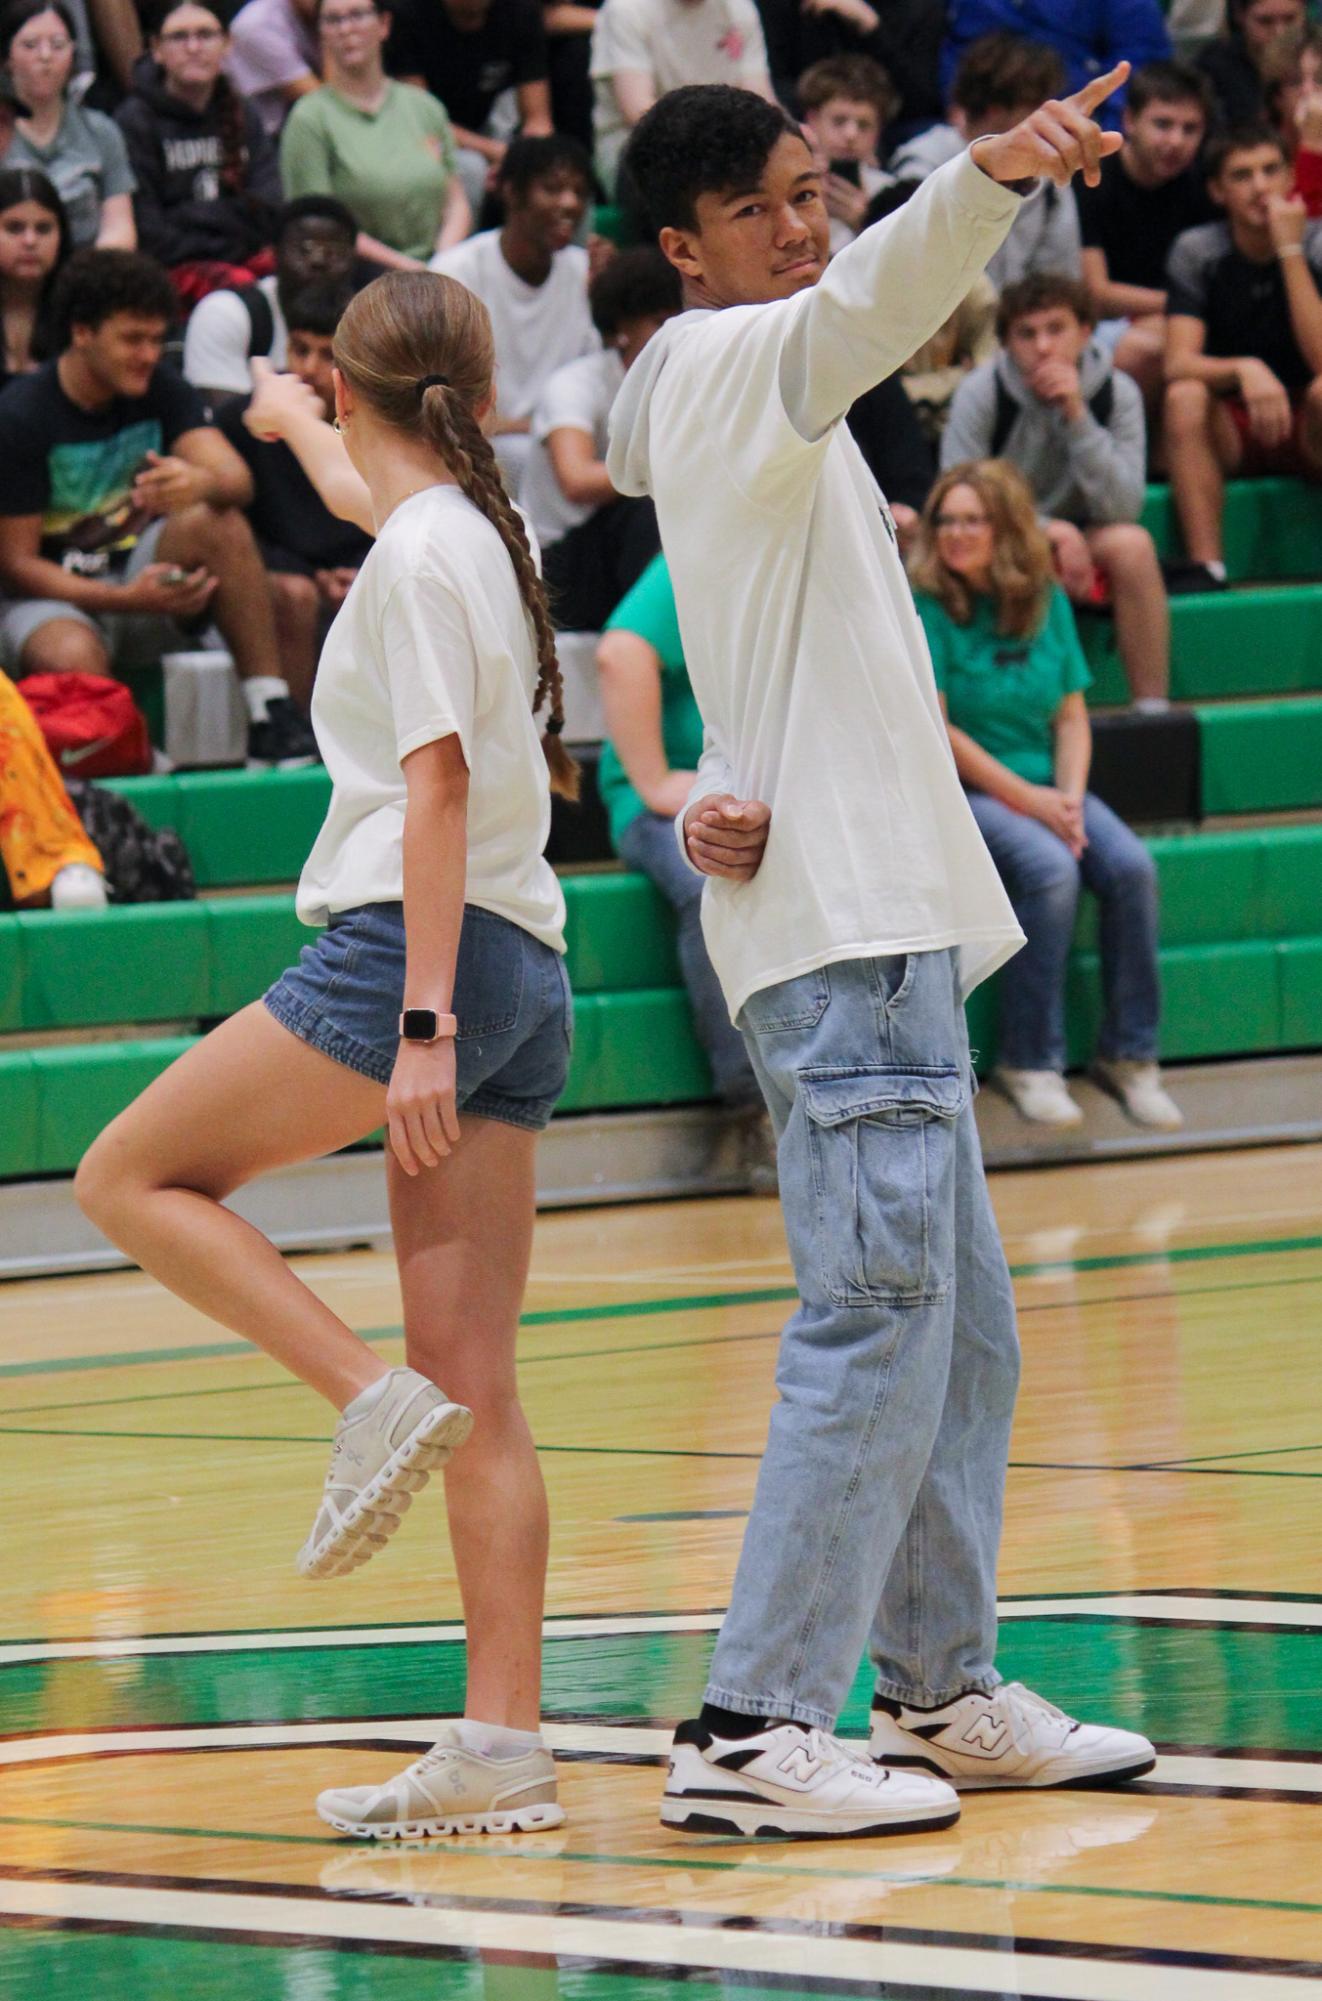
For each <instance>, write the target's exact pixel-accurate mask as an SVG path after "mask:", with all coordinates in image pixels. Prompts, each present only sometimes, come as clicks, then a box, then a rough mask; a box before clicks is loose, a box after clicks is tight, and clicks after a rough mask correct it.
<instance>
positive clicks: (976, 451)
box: [941, 342, 1147, 525]
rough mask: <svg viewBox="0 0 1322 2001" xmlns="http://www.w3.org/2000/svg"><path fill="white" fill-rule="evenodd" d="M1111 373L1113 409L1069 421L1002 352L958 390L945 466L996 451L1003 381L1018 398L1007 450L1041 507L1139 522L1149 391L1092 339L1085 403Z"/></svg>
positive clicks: (1075, 516) (1086, 517)
mask: <svg viewBox="0 0 1322 2001" xmlns="http://www.w3.org/2000/svg"><path fill="white" fill-rule="evenodd" d="M1108 377H1109V379H1110V382H1111V408H1110V411H1109V413H1108V415H1107V420H1106V422H1105V424H1099V423H1098V421H1097V419H1096V417H1095V416H1094V415H1093V413H1092V410H1091V408H1087V409H1085V410H1084V413H1083V416H1082V417H1081V418H1080V419H1079V422H1078V423H1077V424H1068V423H1066V421H1065V419H1064V417H1062V416H1061V414H1060V412H1059V411H1058V410H1053V409H1052V408H1051V406H1050V405H1049V404H1047V403H1043V402H1041V401H1040V400H1039V399H1038V398H1037V397H1036V396H1035V395H1034V394H1033V392H1032V390H1031V389H1030V388H1029V387H1028V384H1027V383H1026V382H1025V381H1024V378H1023V376H1022V375H1021V374H1020V373H1019V370H1018V368H1017V366H1016V365H1015V363H1014V362H1013V361H1012V360H1011V358H1010V356H1009V355H1008V354H1006V353H1005V352H1004V351H1002V352H1001V353H1000V354H998V355H997V357H996V359H995V361H989V362H987V363H986V364H985V365H984V366H983V367H982V368H975V369H974V371H973V373H972V374H971V375H968V376H966V377H965V378H964V380H963V382H961V383H960V385H959V388H958V389H957V390H956V391H955V394H954V397H953V399H952V401H951V405H950V420H949V422H948V423H947V425H946V429H945V435H944V436H943V438H942V440H941V466H942V470H943V471H944V470H945V469H946V468H947V467H949V466H953V465H959V464H960V463H961V462H962V461H963V460H965V459H985V458H987V457H989V456H990V453H991V448H992V437H993V433H994V431H995V429H996V401H997V397H996V384H997V381H998V380H999V381H1000V382H1001V384H1002V385H1003V387H1004V389H1005V390H1006V391H1007V392H1008V394H1009V396H1010V398H1011V400H1012V401H1013V402H1014V404H1015V405H1016V416H1015V420H1014V423H1013V424H1012V425H1011V427H1010V430H1009V432H1008V434H1007V436H1006V439H1005V442H1004V444H1003V445H1002V447H1001V457H1002V458H1006V459H1009V460H1010V462H1011V464H1013V465H1016V466H1018V468H1019V470H1020V472H1021V473H1022V474H1023V475H1024V477H1025V479H1026V480H1027V481H1028V483H1029V485H1030V486H1031V487H1032V489H1033V493H1034V496H1035V497H1036V500H1037V504H1038V507H1039V509H1040V511H1041V512H1042V513H1043V514H1044V515H1048V516H1050V518H1051V519H1052V520H1055V521H1075V522H1078V523H1080V524H1084V523H1087V524H1090V525H1091V524H1093V523H1097V522H1106V521H1137V519H1138V516H1139V510H1140V508H1141V507H1142V505H1143V491H1144V485H1145V481H1146V478H1147V439H1146V427H1145V425H1144V421H1143V396H1142V392H1141V391H1140V389H1139V387H1138V385H1137V383H1135V382H1134V381H1133V380H1132V378H1131V377H1130V376H1128V375H1122V374H1121V373H1120V372H1119V370H1113V369H1112V367H1111V362H1110V359H1109V357H1108V356H1106V355H1104V354H1103V353H1102V351H1101V349H1100V348H1099V347H1098V346H1097V344H1096V343H1095V342H1093V343H1091V344H1090V345H1089V346H1088V347H1087V348H1085V350H1084V353H1083V358H1082V360H1081V361H1080V363H1079V383H1080V387H1081V388H1082V390H1083V395H1084V399H1085V402H1087V403H1091V400H1092V398H1093V397H1094V396H1096V394H1097V391H1098V390H1099V389H1100V388H1101V386H1102V384H1103V383H1104V382H1105V381H1106V380H1107V379H1108Z"/></svg>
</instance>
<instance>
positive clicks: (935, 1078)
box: [799, 1064, 968, 1306]
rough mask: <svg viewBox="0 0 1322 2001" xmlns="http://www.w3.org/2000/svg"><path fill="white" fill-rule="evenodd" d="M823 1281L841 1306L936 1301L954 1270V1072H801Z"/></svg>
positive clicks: (960, 1093) (963, 1100)
mask: <svg viewBox="0 0 1322 2001" xmlns="http://www.w3.org/2000/svg"><path fill="white" fill-rule="evenodd" d="M799 1089H800V1092H801V1093H802V1097H803V1107H804V1111H805V1113H806V1115H807V1129H808V1150H809V1154H810V1157H811V1160H812V1172H813V1182H814V1188H815V1192H816V1196H817V1210H818V1237H819V1241H820V1244H821V1270H822V1283H823V1285H824V1286H825V1288H826V1293H827V1297H828V1298H829V1299H831V1300H832V1301H833V1302H834V1303H835V1304H836V1305H837V1306H868V1305H874V1304H876V1305H889V1306H913V1305H917V1304H919V1303H920V1302H922V1301H924V1300H929V1299H939V1298H940V1297H941V1296H942V1295H943V1294H944V1292H945V1291H946V1289H947V1287H948V1286H949V1283H950V1274H951V1268H952V1264H953V1202H952V1200H951V1181H952V1178H953V1174H954V1150H955V1122H956V1120H957V1119H958V1117H959V1114H960V1113H961V1112H962V1111H963V1109H964V1107H965V1105H966V1104H967V1103H968V1084H967V1080H966V1079H965V1078H964V1077H962V1076H961V1075H960V1072H959V1071H958V1070H957V1069H954V1068H945V1067H942V1068H932V1069H905V1068H897V1067H896V1066H894V1065H889V1064H875V1065H869V1066H867V1067H863V1068H858V1067H856V1068H853V1069H850V1070H837V1069H812V1070H802V1071H800V1072H799Z"/></svg>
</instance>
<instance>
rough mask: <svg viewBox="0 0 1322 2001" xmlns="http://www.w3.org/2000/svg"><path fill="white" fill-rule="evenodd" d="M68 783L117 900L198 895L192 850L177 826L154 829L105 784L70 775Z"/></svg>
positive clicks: (164, 899)
mask: <svg viewBox="0 0 1322 2001" xmlns="http://www.w3.org/2000/svg"><path fill="white" fill-rule="evenodd" d="M68 787H69V797H70V798H71V799H72V800H73V803H74V809H75V811H76V812H77V814H78V817H79V819H80V820H81V821H82V823H83V831H84V832H85V833H86V835H87V838H88V839H89V841H91V842H93V843H94V845H95V846H96V848H97V849H98V850H99V852H100V855H101V859H102V861H103V862H104V863H105V870H106V886H107V888H108V889H109V891H110V894H111V896H112V897H113V899H114V901H115V902H116V903H181V902H183V901H185V900H186V899H187V898H189V897H193V896H196V895H197V885H196V883H195V882H194V880H193V865H192V863H191V862H190V861H189V859H188V850H187V849H186V848H185V846H184V844H183V842H182V841H181V840H180V838H179V836H178V834H177V833H176V832H175V830H174V828H173V827H162V828H160V829H159V830H158V829H157V828H155V827H149V826H148V824H147V822H146V821H145V820H144V819H143V817H142V815H141V813H139V812H138V811H137V809H136V808H135V807H133V806H131V805H130V804H129V802H128V800H127V799H125V798H123V797H122V796H121V795H120V794H119V793H118V792H112V791H110V790H108V789H107V788H106V787H105V786H101V785H92V784H90V783H89V782H88V781H87V780H86V779H71V780H69V781H68Z"/></svg>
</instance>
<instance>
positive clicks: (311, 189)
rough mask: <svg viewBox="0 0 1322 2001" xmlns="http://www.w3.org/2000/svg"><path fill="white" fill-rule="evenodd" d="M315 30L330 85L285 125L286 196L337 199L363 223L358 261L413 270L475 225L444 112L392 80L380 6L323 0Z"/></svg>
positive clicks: (386, 24) (365, 0)
mask: <svg viewBox="0 0 1322 2001" xmlns="http://www.w3.org/2000/svg"><path fill="white" fill-rule="evenodd" d="M317 24H318V27H319V28H320V30H321V53H322V67H323V71H324V74H325V79H326V81H325V83H324V84H323V85H322V88H321V89H320V90H318V91H314V92H313V93H312V95H311V96H309V97H303V98H300V100H299V102H298V103H297V104H296V105H295V106H294V108H293V110H292V111H291V112H290V114H289V117H288V118H287V119H286V121H285V129H284V132H283V134H282V135H281V139H280V171H281V174H282V175H283V177H284V186H285V193H286V194H287V195H288V196H289V197H290V198H291V199H293V198H294V197H295V196H297V195H312V194H317V195H334V196H335V197H336V198H337V199H338V200H339V201H342V202H344V204H345V205H346V207H348V208H351V209H352V210H353V212H354V215H355V216H356V217H357V220H358V230H359V235H358V250H359V254H360V255H361V256H363V257H370V258H371V259H372V261H373V262H374V263H376V264H383V265H385V266H387V267H388V268H389V267H394V268H397V269H399V268H405V269H406V268H408V267H410V266H414V267H416V266H418V265H420V264H423V263H425V262H426V260H427V258H429V257H430V256H432V254H433V253H434V252H435V251H437V250H445V249H447V248H448V247H449V246H450V244H452V243H459V242H462V240H463V238H464V237H465V236H467V234H468V232H469V230H470V229H471V228H472V226H473V215H472V210H471V209H470V207H469V205H468V197H467V195H466V194H465V193H464V184H463V182H462V180H461V179H460V177H459V173H458V169H457V163H456V158H455V146H454V135H453V133H452V132H451V130H450V120H449V118H448V117H447V115H446V110H445V106H444V105H443V104H441V103H440V102H439V101H438V100H437V99H436V98H434V97H431V96H429V95H428V93H427V92H426V91H425V90H418V89H416V88H415V87H414V86H413V85H412V84H410V83H397V82H396V81H395V80H394V78H393V77H388V76H387V75H386V72H385V67H384V64H383V61H382V51H383V50H384V48H385V44H386V39H387V37H388V36H389V34H390V16H389V14H388V13H386V12H385V10H384V9H383V8H382V7H381V6H380V5H378V4H377V0H320V5H319V7H318V12H317Z"/></svg>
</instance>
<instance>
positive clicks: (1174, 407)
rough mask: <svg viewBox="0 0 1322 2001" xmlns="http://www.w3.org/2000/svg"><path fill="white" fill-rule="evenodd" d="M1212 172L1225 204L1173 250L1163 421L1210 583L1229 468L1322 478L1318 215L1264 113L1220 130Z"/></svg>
mask: <svg viewBox="0 0 1322 2001" xmlns="http://www.w3.org/2000/svg"><path fill="white" fill-rule="evenodd" d="M1207 174H1208V186H1209V188H1210V189H1211V192H1212V196H1213V199H1214V200H1215V201H1216V202H1217V203H1218V205H1219V206H1220V207H1221V208H1222V209H1223V210H1224V211H1225V216H1224V220H1223V221H1221V222H1209V223H1205V224H1204V225H1203V227H1202V228H1200V229H1190V230H1186V231H1185V233H1184V235H1183V236H1180V237H1177V238H1176V241H1175V245H1174V248H1173V249H1172V251H1171V254H1170V262H1169V264H1168V266H1167V294H1166V311H1167V316H1168V317H1167V321H1166V383H1167V387H1166V400H1165V407H1164V425H1165V436H1166V455H1167V462H1168V465H1169V468H1170V479H1171V486H1172V489H1173V491H1174V495H1175V505H1176V509H1177V511H1178V513H1179V517H1180V527H1181V530H1182V531H1183V535H1184V546H1185V550H1186V552H1187V554H1188V557H1189V561H1190V563H1191V564H1192V565H1194V566H1195V567H1196V569H1199V570H1201V572H1202V578H1203V583H1204V587H1205V588H1207V589H1215V588H1217V587H1219V586H1224V584H1225V580H1226V571H1225V563H1224V561H1223V559H1222V539H1221V516H1222V509H1223V506H1224V501H1225V481H1226V477H1227V475H1234V476H1237V477H1245V476H1252V475H1255V474H1258V473H1294V474H1297V475H1299V476H1301V477H1303V478H1305V479H1322V298H1320V297H1319V290H1318V287H1319V283H1320V282H1322V224H1320V223H1315V222H1309V220H1308V217H1307V212H1306V210H1305V207H1304V203H1303V201H1302V199H1301V198H1300V197H1299V196H1297V195H1296V196H1288V195H1287V193H1286V190H1287V189H1288V187H1289V185H1290V165H1289V161H1288V160H1287V159H1286V156H1285V149H1284V147H1283V146H1282V144H1281V141H1280V140H1279V139H1278V138H1277V136H1276V134H1275V133H1274V132H1271V131H1269V130H1268V129H1267V128H1266V127H1265V126H1261V127H1259V126H1247V127H1243V128H1241V129H1239V130H1237V131H1232V132H1228V133H1226V134H1225V135H1224V136H1221V137H1219V138H1217V139H1214V140H1213V142H1212V144H1211V146H1210V147H1209V148H1208V156H1207Z"/></svg>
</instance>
